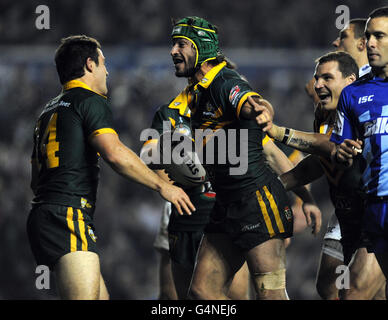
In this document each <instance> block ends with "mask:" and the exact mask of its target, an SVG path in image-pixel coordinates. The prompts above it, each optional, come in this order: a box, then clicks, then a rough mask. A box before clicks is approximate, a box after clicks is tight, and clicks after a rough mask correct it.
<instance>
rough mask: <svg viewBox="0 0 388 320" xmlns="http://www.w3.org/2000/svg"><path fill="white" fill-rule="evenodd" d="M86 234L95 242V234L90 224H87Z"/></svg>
mask: <svg viewBox="0 0 388 320" xmlns="http://www.w3.org/2000/svg"><path fill="white" fill-rule="evenodd" d="M88 235H89V237H90V238H91V239H92V240H93V241H94V242H96V240H97V237H96V235H95V234H94V232H93V229H92V228H91V227H90V226H88Z"/></svg>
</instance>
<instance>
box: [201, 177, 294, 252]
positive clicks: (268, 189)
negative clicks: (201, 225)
mask: <svg viewBox="0 0 388 320" xmlns="http://www.w3.org/2000/svg"><path fill="white" fill-rule="evenodd" d="M293 220H294V218H293V214H292V209H291V206H290V205H289V199H288V196H287V194H286V191H285V190H284V187H283V185H282V184H281V183H280V181H279V180H278V179H277V178H274V179H272V180H271V181H270V182H269V183H268V184H267V185H265V186H262V187H258V189H257V190H256V191H253V192H249V193H247V194H245V195H244V196H243V197H241V199H240V200H238V201H234V202H230V203H227V204H225V203H219V202H216V205H215V206H214V208H213V211H212V213H211V215H210V222H209V224H208V225H207V227H206V228H205V233H226V234H228V235H229V236H230V237H231V239H232V241H233V242H234V244H235V245H236V246H237V247H239V248H240V249H242V250H243V251H248V250H250V249H252V248H254V247H256V246H257V245H259V244H261V243H263V242H265V241H267V240H270V239H272V238H284V239H285V238H289V237H291V236H292V234H293Z"/></svg>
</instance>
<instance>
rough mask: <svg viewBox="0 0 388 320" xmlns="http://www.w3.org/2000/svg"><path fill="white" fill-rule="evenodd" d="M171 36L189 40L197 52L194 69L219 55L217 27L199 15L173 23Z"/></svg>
mask: <svg viewBox="0 0 388 320" xmlns="http://www.w3.org/2000/svg"><path fill="white" fill-rule="evenodd" d="M171 36H172V38H173V39H175V38H184V39H187V40H189V41H190V42H191V43H192V44H193V46H194V48H195V51H196V53H197V55H196V58H195V64H194V69H195V70H198V69H199V68H200V67H201V65H202V64H203V63H204V62H205V61H208V60H213V59H216V58H217V57H218V56H220V55H221V51H220V49H219V47H218V34H217V28H216V27H215V26H214V25H212V24H211V23H209V22H208V21H206V20H205V19H202V18H199V17H186V18H183V19H181V20H179V21H178V22H175V23H174V27H173V29H172V33H171Z"/></svg>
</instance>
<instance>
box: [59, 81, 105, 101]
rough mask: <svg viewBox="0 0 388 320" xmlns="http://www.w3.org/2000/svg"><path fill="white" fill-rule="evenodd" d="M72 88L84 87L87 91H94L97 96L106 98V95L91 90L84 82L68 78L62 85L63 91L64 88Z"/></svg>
mask: <svg viewBox="0 0 388 320" xmlns="http://www.w3.org/2000/svg"><path fill="white" fill-rule="evenodd" d="M73 88H84V89H86V90H89V91H92V92H94V93H97V94H98V95H99V96H101V97H103V98H105V99H106V96H104V95H102V94H100V93H98V92H96V91H94V90H92V89H91V88H90V87H89V86H88V85H87V84H86V83H84V82H82V81H80V80H70V81H68V82H66V83H65V84H64V85H63V91H66V90H70V89H73Z"/></svg>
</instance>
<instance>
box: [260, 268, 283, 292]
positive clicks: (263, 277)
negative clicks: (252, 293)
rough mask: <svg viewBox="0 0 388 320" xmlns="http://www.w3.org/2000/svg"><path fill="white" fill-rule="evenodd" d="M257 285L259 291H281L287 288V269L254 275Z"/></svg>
mask: <svg viewBox="0 0 388 320" xmlns="http://www.w3.org/2000/svg"><path fill="white" fill-rule="evenodd" d="M253 277H254V278H255V284H256V286H258V289H259V290H280V289H285V288H286V269H285V268H283V269H279V270H277V271H272V272H264V273H254V274H253Z"/></svg>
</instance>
